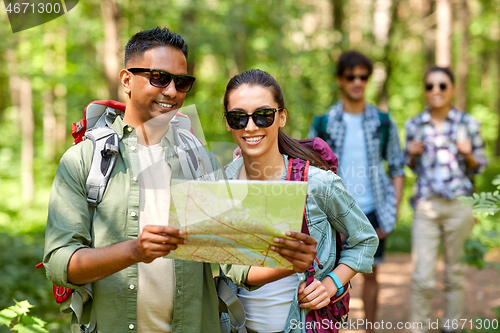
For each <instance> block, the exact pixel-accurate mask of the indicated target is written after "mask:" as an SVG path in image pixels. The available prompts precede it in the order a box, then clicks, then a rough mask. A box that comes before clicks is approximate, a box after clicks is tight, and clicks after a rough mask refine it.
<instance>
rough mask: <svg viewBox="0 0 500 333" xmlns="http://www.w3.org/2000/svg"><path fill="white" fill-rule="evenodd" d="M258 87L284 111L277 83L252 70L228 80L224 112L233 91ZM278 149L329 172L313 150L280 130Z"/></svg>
mask: <svg viewBox="0 0 500 333" xmlns="http://www.w3.org/2000/svg"><path fill="white" fill-rule="evenodd" d="M244 84H246V85H249V86H260V87H264V88H268V89H269V90H270V91H271V93H272V95H273V98H274V101H275V102H276V104H278V108H280V109H285V99H284V98H283V91H282V90H281V87H280V85H279V84H278V81H276V79H275V78H274V77H272V76H271V75H270V74H269V73H267V72H264V71H261V70H260V69H252V70H249V71H246V72H243V73H241V74H238V75H235V76H233V77H232V78H231V80H229V82H228V83H227V87H226V92H225V93H224V110H226V111H227V105H228V104H229V96H230V95H231V93H232V92H233V90H236V89H238V88H239V87H240V86H242V85H244ZM278 148H279V151H280V153H281V154H286V155H288V156H290V157H291V158H300V159H302V160H304V161H309V162H310V163H311V165H314V166H315V167H318V168H321V169H324V170H330V168H329V166H328V164H327V163H326V162H325V161H324V160H323V159H322V158H321V157H320V156H319V154H318V153H316V152H315V151H314V150H312V149H309V148H307V147H305V146H303V145H302V144H301V143H300V142H299V141H298V140H295V139H293V138H291V137H289V136H288V135H286V134H285V133H284V132H283V131H282V130H281V128H280V129H279V132H278Z"/></svg>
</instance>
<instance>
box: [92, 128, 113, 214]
mask: <svg viewBox="0 0 500 333" xmlns="http://www.w3.org/2000/svg"><path fill="white" fill-rule="evenodd" d="M85 136H86V137H87V138H88V139H90V140H92V142H93V143H94V154H93V157H92V164H91V166H90V172H89V175H88V177H87V183H86V190H87V202H88V203H89V206H90V207H95V206H97V205H98V204H99V203H100V202H101V200H102V197H103V195H104V191H105V190H106V186H107V184H108V180H109V176H110V175H111V172H112V171H113V167H114V165H115V162H116V158H117V154H118V152H119V140H118V134H116V132H115V131H114V130H112V129H111V128H109V127H97V128H94V129H92V130H90V131H87V132H86V134H85ZM91 218H92V216H91Z"/></svg>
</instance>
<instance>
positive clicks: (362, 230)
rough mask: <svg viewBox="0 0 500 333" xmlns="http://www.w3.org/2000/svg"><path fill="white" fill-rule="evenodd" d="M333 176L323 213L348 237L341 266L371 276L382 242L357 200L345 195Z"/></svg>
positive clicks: (338, 180)
mask: <svg viewBox="0 0 500 333" xmlns="http://www.w3.org/2000/svg"><path fill="white" fill-rule="evenodd" d="M329 173H330V172H329ZM330 174H331V177H332V180H331V181H329V184H330V191H329V192H330V193H329V194H328V195H327V196H326V201H325V203H324V204H325V210H324V212H325V213H326V215H327V217H328V221H329V222H330V223H332V224H333V225H332V226H333V228H334V229H336V230H338V231H339V232H340V233H342V234H344V235H346V236H347V239H346V243H345V245H344V250H343V251H342V253H341V254H340V261H339V263H340V264H345V265H347V266H349V267H351V268H352V269H353V270H355V271H357V272H361V273H371V272H372V266H373V256H374V254H375V252H376V251H377V248H378V242H379V241H378V237H377V233H376V232H375V229H373V226H372V225H371V223H370V221H368V219H367V218H366V215H365V214H364V213H363V211H362V210H361V209H360V208H359V206H358V205H357V203H356V201H355V200H354V198H353V197H352V196H351V195H350V194H349V193H348V192H347V191H346V189H345V187H344V184H343V183H342V180H341V179H340V177H338V176H335V175H333V173H330Z"/></svg>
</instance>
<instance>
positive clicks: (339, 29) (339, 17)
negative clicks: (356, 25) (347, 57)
mask: <svg viewBox="0 0 500 333" xmlns="http://www.w3.org/2000/svg"><path fill="white" fill-rule="evenodd" d="M344 1H345V0H331V2H332V7H333V31H335V34H336V36H335V40H336V41H337V43H338V45H339V47H340V50H341V51H346V50H347V48H348V47H349V45H348V44H349V43H348V39H347V38H346V37H345V36H346V35H345V33H344V28H343V25H344Z"/></svg>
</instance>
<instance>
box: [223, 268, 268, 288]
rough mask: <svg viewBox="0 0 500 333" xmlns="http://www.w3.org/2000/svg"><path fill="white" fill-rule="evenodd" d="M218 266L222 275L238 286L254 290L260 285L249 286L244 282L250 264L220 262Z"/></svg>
mask: <svg viewBox="0 0 500 333" xmlns="http://www.w3.org/2000/svg"><path fill="white" fill-rule="evenodd" d="M220 268H221V269H222V272H223V273H224V275H225V276H226V277H227V278H228V279H229V280H231V281H232V282H233V283H234V284H235V285H237V286H238V287H242V288H245V289H247V290H255V289H258V288H259V287H260V285H258V286H250V285H248V284H246V280H247V276H248V271H249V270H250V266H244V265H229V264H221V265H220Z"/></svg>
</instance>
